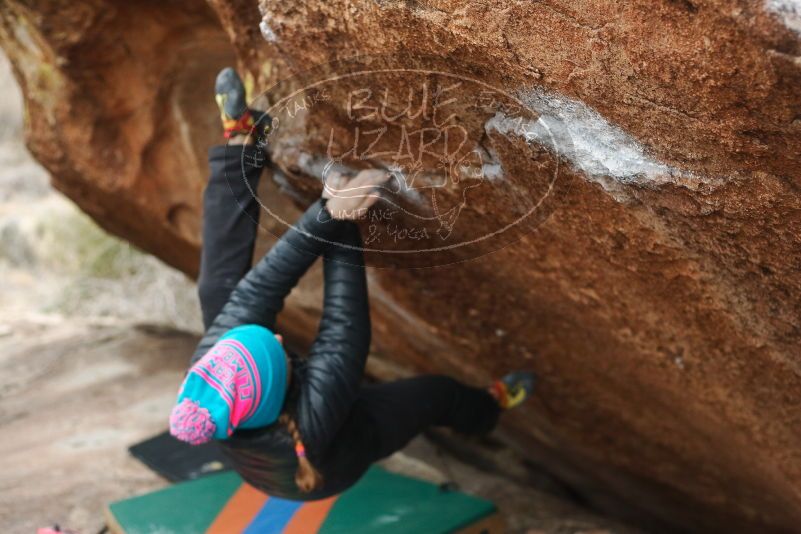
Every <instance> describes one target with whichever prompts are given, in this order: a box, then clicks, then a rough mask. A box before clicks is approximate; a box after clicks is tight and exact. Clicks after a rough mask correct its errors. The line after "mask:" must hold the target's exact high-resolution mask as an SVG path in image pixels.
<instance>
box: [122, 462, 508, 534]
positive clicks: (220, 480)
mask: <svg viewBox="0 0 801 534" xmlns="http://www.w3.org/2000/svg"><path fill="white" fill-rule="evenodd" d="M107 512H108V516H109V524H110V526H111V528H112V530H113V531H115V532H117V533H125V534H153V533H159V534H171V533H175V534H184V533H186V534H198V533H204V532H205V533H208V534H227V533H239V532H242V533H245V534H270V533H276V534H277V533H281V534H292V533H303V534H306V533H314V532H318V533H321V534H335V533H342V534H357V533H377V532H380V533H408V532H425V533H438V532H457V531H461V530H464V529H468V528H469V527H470V526H471V525H476V524H477V523H482V524H484V523H486V522H487V520H488V518H491V517H492V516H493V514H494V513H495V506H494V505H493V504H492V503H491V502H490V501H487V500H484V499H479V498H477V497H473V496H470V495H466V494H464V493H460V492H457V491H444V490H442V489H440V487H439V486H437V485H434V484H431V483H429V482H424V481H422V480H417V479H414V478H409V477H406V476H402V475H397V474H394V473H390V472H388V471H386V470H384V469H382V468H380V467H372V468H371V469H370V470H369V471H368V472H367V474H366V475H365V476H364V477H363V478H362V479H361V480H360V481H359V482H358V483H357V484H356V485H355V486H353V487H352V488H350V489H349V490H348V491H346V492H344V493H342V494H341V495H338V496H335V497H331V498H329V499H325V500H322V501H313V502H308V503H302V502H296V501H289V500H286V499H280V498H277V497H269V496H267V495H266V494H264V493H261V492H259V491H258V490H256V489H254V488H252V487H251V486H249V485H248V484H246V483H244V482H243V481H242V479H241V478H240V477H239V475H237V474H236V473H234V472H226V473H219V474H213V475H209V476H206V477H203V478H200V479H197V480H192V481H188V482H182V483H179V484H175V485H174V486H170V487H168V488H165V489H163V490H160V491H155V492H153V493H148V494H146V495H142V496H139V497H133V498H131V499H126V500H123V501H118V502H115V503H112V504H111V505H110V506H109V508H108V510H107ZM471 530H472V529H471ZM476 531H477V532H491V531H494V528H478V529H477V530H476Z"/></svg>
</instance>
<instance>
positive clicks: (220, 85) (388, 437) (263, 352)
mask: <svg viewBox="0 0 801 534" xmlns="http://www.w3.org/2000/svg"><path fill="white" fill-rule="evenodd" d="M215 89H216V93H217V103H218V105H219V107H220V112H221V114H222V119H223V126H224V136H225V138H226V139H227V140H228V144H227V145H220V146H215V147H213V148H211V150H210V152H209V166H210V168H211V177H210V179H209V182H208V184H207V186H206V190H205V193H204V198H203V207H204V212H203V251H202V255H201V267H200V278H199V282H198V292H199V295H200V301H201V307H202V311H203V320H204V323H205V327H206V333H205V335H204V337H203V339H202V340H201V342H200V344H199V345H198V347H197V349H196V351H195V354H194V356H193V357H192V359H191V367H190V369H189V371H188V373H187V375H186V377H185V379H184V381H183V384H182V386H181V388H180V391H179V394H178V399H177V402H176V405H175V407H174V408H173V410H172V413H171V415H170V432H171V433H172V435H173V436H175V437H176V438H178V439H180V440H183V441H186V442H189V443H191V444H201V443H205V442H207V441H209V440H211V439H218V440H220V444H221V445H222V448H223V450H224V452H225V454H226V455H227V456H228V457H229V458H230V460H231V462H232V464H233V465H234V467H235V469H236V470H237V471H238V472H239V473H240V474H241V475H242V477H243V478H244V479H245V480H247V481H248V482H249V483H250V484H252V485H253V486H255V487H257V488H259V489H261V490H263V491H264V492H266V493H268V494H269V495H272V496H278V497H283V498H287V499H293V500H314V499H321V498H325V497H328V496H331V495H334V494H336V493H339V492H341V491H343V490H345V489H347V488H348V487H350V486H351V485H352V484H354V483H355V482H356V481H357V480H358V479H359V478H360V477H361V476H362V474H364V472H365V471H366V470H367V468H368V467H369V466H370V464H372V463H373V462H375V461H377V460H379V459H381V458H384V457H386V456H388V455H390V454H392V453H393V452H395V451H397V450H399V449H401V448H403V447H404V446H405V445H406V444H407V443H408V442H409V441H410V440H411V439H412V438H413V437H415V436H416V435H418V434H419V433H420V432H422V431H423V430H425V429H426V428H428V427H430V426H437V425H441V426H446V427H450V428H452V429H453V430H455V431H457V432H462V433H465V434H474V435H476V434H486V433H488V432H490V431H491V430H492V429H493V427H494V426H495V424H496V422H497V419H498V415H499V413H500V412H501V410H503V409H508V408H512V407H514V406H517V405H519V404H520V403H521V402H522V401H523V400H524V399H526V398H527V397H529V396H530V395H531V393H532V390H533V376H532V375H531V373H527V372H522V371H519V372H515V373H511V374H509V375H506V376H505V377H504V378H502V379H500V380H497V381H495V382H494V383H493V384H492V385H491V386H490V387H489V388H475V387H471V386H467V385H464V384H462V383H460V382H458V381H456V380H454V379H453V378H449V377H447V376H418V377H415V378H409V379H405V380H399V381H395V382H391V383H384V384H377V385H361V379H362V374H363V371H364V366H365V361H366V359H367V353H368V349H369V347H370V311H369V306H368V300H367V282H366V278H365V267H364V258H363V254H362V251H361V248H360V245H361V238H360V234H359V228H358V226H357V225H356V224H355V223H354V222H353V221H352V220H350V219H352V218H354V217H355V216H356V214H359V213H364V212H365V210H367V209H368V208H369V207H370V206H372V205H373V204H374V203H375V202H376V201H377V199H378V196H377V195H376V194H374V192H375V188H376V186H378V185H380V184H381V183H383V181H384V180H386V179H387V173H385V172H384V171H379V170H364V171H361V172H359V173H358V174H356V176H355V177H352V178H350V180H349V181H348V182H347V185H348V187H347V191H348V193H347V194H346V193H344V191H346V189H345V188H344V187H341V188H338V189H337V188H334V189H333V190H332V191H329V193H328V194H326V195H324V196H325V197H326V198H322V199H320V200H318V201H317V202H315V203H314V204H312V205H311V206H310V207H309V208H308V209H307V210H306V212H305V213H304V214H303V215H302V216H301V217H300V219H299V220H298V221H297V222H296V223H295V225H294V226H293V227H292V228H290V229H289V230H287V231H286V233H284V235H283V236H282V237H281V238H280V239H279V240H278V242H277V243H276V244H275V246H273V248H272V250H270V251H269V252H268V253H267V254H266V255H265V256H264V257H263V258H261V260H260V261H259V262H258V263H257V264H256V265H255V266H254V267H253V268H252V269H251V268H250V262H251V257H252V254H253V247H254V242H255V240H256V230H257V225H258V217H259V209H258V202H257V200H256V198H255V197H254V195H253V194H251V191H256V189H257V186H258V182H259V175H260V173H261V170H262V167H263V164H264V162H265V161H266V159H267V158H266V155H264V154H263V153H260V152H259V151H261V150H262V148H261V144H258V145H257V144H254V143H253V139H254V137H262V138H263V136H264V135H266V133H267V132H268V131H269V117H267V116H265V115H264V114H263V113H260V112H257V111H255V110H252V109H248V107H247V106H246V104H245V90H244V87H243V85H242V82H241V80H240V79H239V77H238V75H237V74H236V72H235V71H234V70H233V69H230V68H228V69H224V70H223V71H222V72H221V73H220V74H219V75H218V77H217V82H216V87H215ZM243 162H245V163H244V165H243ZM337 180H338V182H337V183H339V184H340V185H342V184H344V182H345V178H344V177H341V176H340V177H338V178H337ZM318 256H322V257H323V276H324V282H325V286H324V297H323V300H324V302H323V313H322V319H321V321H320V327H319V331H318V334H317V338H316V340H315V341H314V344H313V346H312V348H311V350H310V353H309V355H308V356H307V357H306V358H301V357H298V356H296V355H295V354H293V353H291V352H290V351H288V350H287V349H286V348H285V347H284V346H283V340H282V338H281V336H280V335H278V334H275V333H274V331H275V319H276V315H277V314H278V312H279V311H280V310H281V308H282V307H283V303H284V298H285V297H286V296H287V294H288V293H289V292H290V291H291V290H292V288H293V287H295V285H296V284H297V282H298V280H299V279H300V277H301V276H303V274H304V273H305V272H306V271H307V269H308V268H309V267H310V266H311V264H312V263H314V261H315V260H316V259H317V257H318Z"/></svg>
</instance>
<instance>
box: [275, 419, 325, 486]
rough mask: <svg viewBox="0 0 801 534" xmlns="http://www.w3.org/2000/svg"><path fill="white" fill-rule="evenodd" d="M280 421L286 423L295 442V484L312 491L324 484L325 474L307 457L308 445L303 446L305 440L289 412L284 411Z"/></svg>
mask: <svg viewBox="0 0 801 534" xmlns="http://www.w3.org/2000/svg"><path fill="white" fill-rule="evenodd" d="M278 422H280V423H281V424H283V425H285V426H286V428H287V430H288V431H289V435H290V436H292V441H294V442H295V454H296V455H297V457H298V470H297V472H296V473H295V484H297V485H298V488H299V489H300V491H302V492H303V493H310V492H312V491H314V490H316V489H318V488H319V487H320V486H322V485H323V476H322V475H321V474H320V472H319V471H317V469H315V468H314V466H313V465H312V464H311V462H310V461H309V459H308V458H306V447H304V446H303V440H302V439H301V437H300V431H299V430H298V425H297V423H296V422H295V420H294V419H292V417H290V416H289V414H288V413H282V414H281V416H280V417H279V418H278Z"/></svg>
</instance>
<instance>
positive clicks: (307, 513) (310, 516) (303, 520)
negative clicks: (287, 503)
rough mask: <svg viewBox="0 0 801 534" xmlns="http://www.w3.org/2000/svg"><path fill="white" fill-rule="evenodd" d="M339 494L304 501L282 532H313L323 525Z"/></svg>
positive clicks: (294, 533)
mask: <svg viewBox="0 0 801 534" xmlns="http://www.w3.org/2000/svg"><path fill="white" fill-rule="evenodd" d="M337 497H339V495H335V496H333V497H329V498H327V499H323V500H321V501H309V502H307V503H304V504H303V506H301V507H300V508H299V509H298V511H297V512H295V515H293V516H292V519H290V521H289V523H287V525H286V527H285V528H284V532H283V534H314V533H315V532H317V531H318V530H320V527H321V526H323V523H324V522H325V518H326V517H328V512H330V511H331V507H332V506H334V502H335V501H336V500H337Z"/></svg>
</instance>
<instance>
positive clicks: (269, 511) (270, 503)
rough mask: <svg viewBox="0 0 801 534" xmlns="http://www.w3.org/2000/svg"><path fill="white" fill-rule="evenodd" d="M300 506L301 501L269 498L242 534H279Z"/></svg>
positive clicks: (301, 504)
mask: <svg viewBox="0 0 801 534" xmlns="http://www.w3.org/2000/svg"><path fill="white" fill-rule="evenodd" d="M301 506H303V502H302V501H288V500H286V499H279V498H278V497H270V498H269V499H267V502H266V503H264V506H262V508H261V510H259V513H258V514H256V517H254V518H253V521H251V522H250V524H249V525H248V526H247V528H246V529H245V530H244V532H243V533H242V534H281V532H283V531H284V527H286V525H287V523H289V520H290V519H292V516H293V515H295V512H297V511H298V508H300V507H301Z"/></svg>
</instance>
